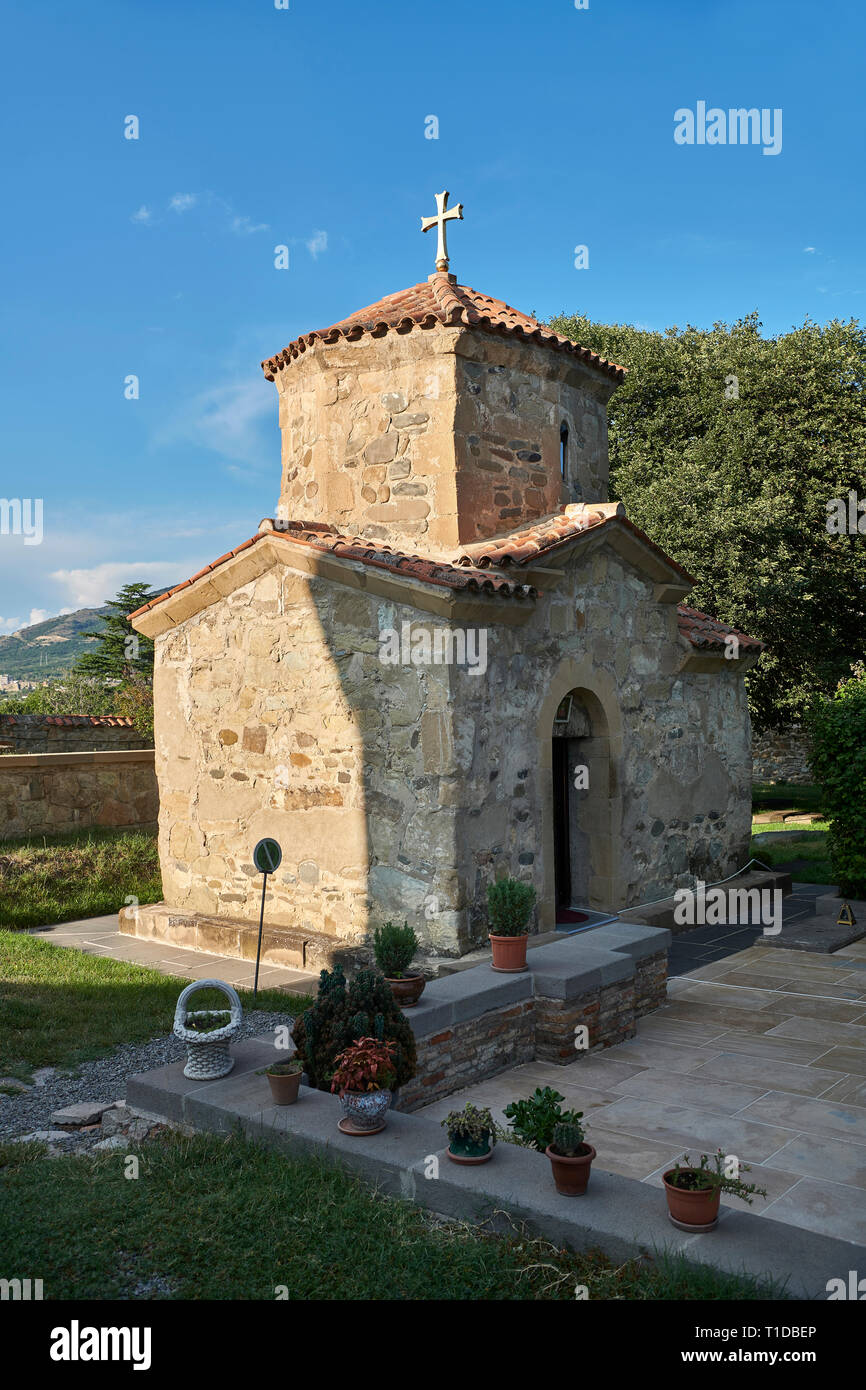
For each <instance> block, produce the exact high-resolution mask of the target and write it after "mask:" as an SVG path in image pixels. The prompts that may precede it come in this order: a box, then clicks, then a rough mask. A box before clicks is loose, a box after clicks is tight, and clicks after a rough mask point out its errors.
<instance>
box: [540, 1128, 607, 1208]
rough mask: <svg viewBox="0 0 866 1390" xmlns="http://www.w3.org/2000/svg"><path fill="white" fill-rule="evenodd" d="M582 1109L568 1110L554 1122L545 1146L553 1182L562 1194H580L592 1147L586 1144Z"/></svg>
mask: <svg viewBox="0 0 866 1390" xmlns="http://www.w3.org/2000/svg"><path fill="white" fill-rule="evenodd" d="M582 1120H583V1111H582V1110H572V1111H570V1112H569V1113H568V1115H567V1116H564V1117H563V1118H562V1119H561V1120H559V1121H558V1122H557V1124H556V1125H554V1128H553V1139H552V1140H551V1142H550V1143H549V1144H548V1146H547V1148H546V1149H545V1153H546V1154H547V1157H548V1158H549V1159H550V1166H551V1168H552V1169H553V1182H554V1186H555V1187H556V1190H557V1192H561V1193H562V1195H563V1197H580V1196H582V1195H583V1193H584V1192H585V1191H586V1186H587V1183H588V1182H589V1173H590V1169H591V1167H592V1160H593V1159H594V1158H595V1149H594V1148H593V1147H592V1144H587V1142H586V1135H585V1134H584V1129H583V1124H582V1123H581V1121H582Z"/></svg>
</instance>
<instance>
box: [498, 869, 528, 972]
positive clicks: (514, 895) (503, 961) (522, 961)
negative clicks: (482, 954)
mask: <svg viewBox="0 0 866 1390" xmlns="http://www.w3.org/2000/svg"><path fill="white" fill-rule="evenodd" d="M534 905H535V889H534V888H533V886H532V884H531V883H524V882H523V881H522V879H518V878H498V879H497V880H496V882H495V883H489V884H488V885H487V916H488V920H489V923H490V947H491V950H492V952H493V969H494V970H498V971H501V972H502V973H504V974H508V975H512V974H517V973H518V972H519V971H522V970H526V968H527V966H526V945H527V942H528V941H529V918H530V916H531V914H532V909H533V907H534Z"/></svg>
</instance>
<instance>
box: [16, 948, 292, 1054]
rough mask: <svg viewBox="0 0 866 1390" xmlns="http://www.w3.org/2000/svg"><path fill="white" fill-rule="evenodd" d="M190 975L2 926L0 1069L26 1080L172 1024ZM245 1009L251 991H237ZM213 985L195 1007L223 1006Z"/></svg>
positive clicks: (273, 1003)
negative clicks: (182, 976) (184, 976)
mask: <svg viewBox="0 0 866 1390" xmlns="http://www.w3.org/2000/svg"><path fill="white" fill-rule="evenodd" d="M187 984H189V981H188V980H182V979H177V978H175V977H174V976H171V975H160V974H159V972H158V971H156V970H148V969H146V968H145V967H144V966H140V965H128V964H126V963H125V962H124V961H119V960H110V959H106V958H105V957H103V956H89V955H85V954H84V953H83V952H82V951H76V950H74V949H72V948H71V947H64V946H52V945H51V943H50V942H49V941H43V940H40V938H39V937H35V936H28V935H27V934H25V933H21V932H9V931H0V1018H2V1020H3V1026H2V1029H0V1074H3V1075H6V1076H19V1077H22V1078H23V1079H27V1078H28V1077H29V1075H30V1073H31V1072H32V1071H33V1069H34V1068H35V1067H48V1066H51V1067H71V1066H74V1065H75V1064H76V1063H77V1062H83V1061H87V1060H88V1059H90V1058H92V1057H99V1056H102V1055H104V1054H105V1053H106V1052H110V1051H111V1049H112V1048H113V1047H116V1046H117V1045H118V1044H119V1043H125V1042H146V1041H147V1039H148V1038H155V1037H158V1036H160V1035H164V1034H166V1033H169V1032H170V1031H171V1025H172V1022H173V1020H174V1008H175V1004H176V1003H177V996H178V995H179V993H180V991H181V990H182V989H183V988H184V986H185V985H187ZM238 993H239V994H240V998H241V1003H242V1004H243V1006H244V1009H245V1010H247V1009H249V1008H250V1007H251V1004H252V993H251V991H249V990H239V991H238ZM309 1002H310V1001H309V999H307V998H305V997H304V996H301V995H297V994H284V993H282V992H281V991H279V990H265V989H260V990H259V994H258V1007H259V1008H260V1009H266V1010H279V1011H281V1012H283V1013H292V1014H297V1013H300V1012H302V1011H303V1010H304V1009H305V1008H307V1007H308V1006H309ZM224 1007H225V997H224V995H222V994H219V993H218V992H217V991H216V990H213V991H210V990H203V991H202V992H201V993H200V994H199V995H197V996H196V1008H201V1009H207V1008H224Z"/></svg>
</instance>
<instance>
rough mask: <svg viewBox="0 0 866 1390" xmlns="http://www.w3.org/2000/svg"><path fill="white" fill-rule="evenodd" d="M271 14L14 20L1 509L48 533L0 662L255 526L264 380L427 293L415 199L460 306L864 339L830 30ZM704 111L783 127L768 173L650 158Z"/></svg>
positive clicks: (6, 100) (789, 11)
mask: <svg viewBox="0 0 866 1390" xmlns="http://www.w3.org/2000/svg"><path fill="white" fill-rule="evenodd" d="M289 3H290V8H289V9H288V10H282V9H277V8H276V6H275V3H274V0H182V3H179V0H147V3H141V0H133V2H130V0H110V3H109V2H107V0H84V3H82V4H79V5H76V6H71V5H69V4H67V3H61V0H43V2H42V3H40V4H38V5H35V4H33V0H24V2H22V0H11V3H10V0H7V4H6V6H5V7H4V14H5V19H4V26H3V40H4V49H5V61H4V65H3V66H4V71H3V79H2V83H0V103H2V121H3V137H4V138H3V166H4V169H3V189H4V193H5V199H4V202H5V216H4V217H3V219H2V224H0V257H2V268H3V282H4V288H3V293H2V296H0V322H2V335H0V353H2V359H3V360H2V371H0V419H2V422H3V423H2V430H3V436H4V437H3V451H2V456H0V457H2V469H0V496H3V497H6V498H11V497H21V498H42V499H43V515H44V522H43V528H44V532H43V540H42V542H41V544H38V545H36V544H25V537H23V536H21V535H0V632H9V631H12V630H14V629H15V628H17V627H19V626H21V625H22V624H24V623H27V622H28V621H38V620H39V619H40V618H41V617H42V616H47V615H51V614H55V613H58V612H60V611H63V610H65V609H71V608H77V607H80V606H82V605H83V604H87V603H95V602H99V601H101V600H102V599H104V598H106V597H110V596H112V595H113V594H114V593H115V592H116V590H117V588H118V587H119V586H120V584H122V583H124V582H127V581H129V580H132V579H138V578H141V579H145V580H147V581H148V582H151V583H152V584H154V585H162V584H168V583H174V582H177V581H178V580H180V579H182V578H185V577H187V576H188V575H189V574H191V573H193V572H195V571H196V570H197V569H199V568H201V566H202V565H204V564H206V563H207V562H208V561H209V560H211V559H213V558H215V557H216V556H218V555H220V554H222V553H223V552H224V551H225V550H226V549H227V548H229V547H230V546H232V545H234V544H237V543H238V542H239V541H241V540H243V539H245V538H246V537H247V536H250V535H252V534H253V533H254V532H255V530H256V528H257V526H258V522H259V520H260V519H261V517H263V516H266V515H272V514H273V509H274V506H275V503H276V498H277V493H278V489H279V470H280V460H279V435H278V430H277V424H276V390H275V388H274V386H273V385H272V384H271V383H270V382H267V381H265V380H264V377H263V376H262V373H261V369H260V367H259V362H260V361H261V359H262V358H264V357H268V356H271V355H272V354H273V353H275V352H277V351H278V350H279V349H280V348H281V347H283V346H285V344H286V343H288V342H289V341H290V340H291V339H292V338H294V337H296V336H297V335H298V334H299V333H302V332H305V331H308V330H309V329H312V328H318V327H323V326H325V325H327V324H329V323H331V322H333V321H334V320H336V319H339V318H342V317H344V316H345V315H347V314H348V313H349V312H351V311H352V310H353V309H357V308H360V307H361V306H363V305H365V304H368V303H370V302H372V301H373V300H375V299H378V298H379V297H380V296H381V295H383V294H387V293H389V292H391V291H393V290H397V289H400V288H402V287H404V286H406V285H410V284H414V283H415V282H417V281H419V280H422V279H424V278H425V277H426V276H427V275H428V274H429V273H430V271H431V270H432V269H433V263H432V259H433V250H434V243H433V236H432V234H428V235H427V236H422V235H421V232H420V218H421V216H422V214H428V213H431V212H433V211H434V194H435V193H436V192H438V191H439V190H441V189H442V188H448V189H449V190H450V191H451V195H452V202H456V201H462V203H463V205H464V216H465V220H464V221H463V222H462V223H460V224H457V225H456V226H455V224H451V228H450V234H449V249H450V252H451V269H452V270H453V271H455V272H456V273H457V275H458V278H459V279H460V281H461V282H462V283H464V284H469V285H473V286H474V287H475V288H477V289H480V290H482V291H483V292H485V293H488V294H492V295H495V296H497V297H499V298H502V299H505V300H507V301H508V302H509V303H511V304H514V305H515V306H517V307H518V308H521V309H524V310H527V311H534V312H536V313H537V314H538V315H539V316H540V317H546V316H549V315H551V314H554V313H557V312H559V311H561V310H565V311H567V312H578V311H582V312H584V313H587V314H589V315H590V316H591V317H593V318H598V319H603V320H606V321H614V320H616V321H621V322H631V323H638V324H641V325H643V326H647V327H652V328H663V327H665V326H666V325H669V324H679V325H681V326H682V325H685V324H686V323H687V322H690V323H693V324H697V325H701V326H708V325H710V324H712V323H713V322H714V321H715V320H718V319H723V320H727V321H732V320H734V319H736V318H739V317H741V316H742V315H744V314H746V313H749V312H750V311H752V310H753V309H756V308H757V309H758V311H759V313H760V317H761V318H762V320H763V323H764V328H765V331H766V332H770V333H775V332H780V331H784V330H785V329H786V328H788V327H790V326H791V325H792V324H795V323H800V322H802V321H803V318H804V317H805V316H806V315H811V316H812V317H813V318H815V319H817V320H819V321H825V320H827V319H829V318H833V317H840V318H848V317H850V316H852V315H853V316H856V317H862V316H863V312H864V303H866V301H864V295H866V265H864V258H866V252H864V239H863V235H862V229H863V225H864V201H866V196H864V187H863V179H862V170H863V153H862V152H863V144H864V125H866V114H864V102H863V98H862V90H863V82H862V62H863V52H864V48H866V11H864V9H863V8H862V7H860V6H855V5H853V4H851V3H850V0H845V3H842V0H822V3H821V4H814V3H803V0H799V3H798V2H797V0H794V3H790V2H789V3H782V0H762V3H761V4H760V5H755V4H754V2H753V0H739V2H737V0H735V2H734V3H721V0H720V2H719V3H716V0H702V3H700V4H694V5H686V4H682V3H680V4H673V3H654V2H653V0H625V3H614V0H589V7H588V9H585V10H577V9H576V8H575V5H574V0H540V3H539V0H536V3H524V4H518V3H515V2H514V0H498V3H492V2H491V0H476V3H474V4H467V3H465V0H464V2H463V3H460V4H457V3H454V0H437V2H436V3H435V4H429V5H421V4H418V3H412V4H411V5H410V4H409V3H407V0H404V3H396V0H393V2H392V3H385V2H384V0H364V3H363V4H360V3H357V0H356V3H351V2H350V0H327V3H325V0H289ZM699 101H704V102H706V104H707V106H708V107H714V106H716V107H719V108H721V109H722V110H728V109H730V108H733V107H757V108H759V109H764V108H766V109H768V110H775V109H776V108H781V110H782V112H783V123H782V132H783V139H782V149H781V153H779V154H778V155H765V154H763V151H762V148H761V147H760V146H756V145H724V146H720V145H716V146H710V145H706V144H705V145H697V144H695V145H690V146H689V145H677V144H676V143H675V141H674V138H673V136H674V128H675V122H674V113H675V111H676V110H678V109H680V108H690V109H692V110H694V109H696V106H697V103H698V102H699ZM129 115H135V116H137V117H138V119H139V122H140V129H139V138H138V139H137V140H127V139H125V138H124V120H125V118H126V117H127V116H129ZM430 115H435V116H436V117H437V118H438V122H439V138H438V139H436V140H431V139H427V138H425V118H426V117H428V116H430ZM282 244H285V245H287V246H289V248H290V267H289V269H288V270H277V269H276V268H275V266H274V248H275V246H277V245H282ZM577 245H586V246H587V247H588V248H589V268H588V269H587V270H577V269H575V266H574V248H575V246H577ZM807 248H809V249H807ZM131 375H135V376H137V377H138V379H139V383H140V386H139V389H140V396H139V399H137V400H127V399H125V396H124V382H125V379H126V378H127V377H129V376H131Z"/></svg>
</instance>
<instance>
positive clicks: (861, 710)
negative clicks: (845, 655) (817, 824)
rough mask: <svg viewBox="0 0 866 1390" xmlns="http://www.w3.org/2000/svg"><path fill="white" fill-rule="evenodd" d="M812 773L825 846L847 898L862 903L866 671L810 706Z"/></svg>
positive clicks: (865, 877) (865, 893) (865, 887)
mask: <svg viewBox="0 0 866 1390" xmlns="http://www.w3.org/2000/svg"><path fill="white" fill-rule="evenodd" d="M809 731H810V733H811V737H812V759H811V766H812V771H813V772H814V774H815V777H816V779H817V781H818V783H819V785H820V787H821V797H822V807H823V811H824V813H825V815H826V817H827V819H828V821H829V822H830V829H829V831H828V833H827V846H828V848H829V851H830V859H831V861H832V864H833V872H834V874H836V876H837V878H838V884H839V892H840V893H841V894H842V896H843V897H846V898H866V666H864V664H863V663H862V662H861V663H860V664H859V665H858V666H855V668H854V672H853V675H852V676H851V677H850V679H848V680H844V681H840V683H839V685H838V686H837V688H836V691H835V693H834V694H833V696H832V697H831V698H830V699H822V700H819V701H817V702H816V704H815V705H814V706H813V707H812V710H811V712H810V716H809Z"/></svg>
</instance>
